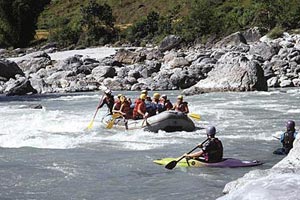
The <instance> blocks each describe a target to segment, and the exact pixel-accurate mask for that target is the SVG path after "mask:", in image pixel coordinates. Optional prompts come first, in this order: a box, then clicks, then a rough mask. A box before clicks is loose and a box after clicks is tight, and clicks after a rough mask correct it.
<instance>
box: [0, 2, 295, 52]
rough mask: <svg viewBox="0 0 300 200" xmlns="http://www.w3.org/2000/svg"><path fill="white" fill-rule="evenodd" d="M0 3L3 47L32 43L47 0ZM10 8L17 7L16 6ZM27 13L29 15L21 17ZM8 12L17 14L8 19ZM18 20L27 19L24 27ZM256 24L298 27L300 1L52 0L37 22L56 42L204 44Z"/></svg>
mask: <svg viewBox="0 0 300 200" xmlns="http://www.w3.org/2000/svg"><path fill="white" fill-rule="evenodd" d="M45 1H46V0H45ZM0 2H1V3H0V11H1V12H0V16H1V18H0V45H2V46H4V45H6V46H9V45H12V46H18V45H19V46H24V45H26V44H28V41H29V40H30V39H32V37H33V30H34V29H35V28H36V26H35V25H36V24H35V23H36V16H37V14H38V13H39V12H40V11H41V6H42V5H44V4H43V2H42V1H39V2H40V3H38V4H40V5H36V4H35V5H31V4H32V2H34V0H8V1H6V0H5V1H4V0H1V1H0ZM7 2H22V3H23V2H27V3H24V4H28V5H29V6H27V7H26V9H29V10H33V12H19V13H17V14H16V15H15V14H14V15H11V14H9V12H7V13H6V12H2V10H4V11H5V10H6V11H8V10H7V9H4V8H6V6H7V5H8V4H9V3H7ZM30 3H31V4H30ZM15 4H16V3H15ZM15 4H13V5H15ZM9 9H12V10H18V9H16V7H15V6H11V7H9ZM18 11H20V10H18ZM25 13H31V15H30V16H26V17H25V18H23V17H22V16H23V15H24V14H25ZM9 16H16V17H15V18H18V17H19V18H18V19H14V20H11V21H10V20H9V18H10V17H9ZM20 20H25V21H26V20H27V21H26V23H27V24H26V26H24V25H23V24H24V23H23V21H22V23H21V21H20ZM29 21H30V22H31V24H29V23H28V22H29ZM18 25H19V26H22V27H18ZM253 26H258V27H260V28H261V30H263V31H265V32H270V35H271V36H272V37H276V36H279V35H280V34H282V32H283V31H284V30H291V29H296V28H299V27H300V0H164V1H153V0H139V1H137V0H80V1H79V0H72V1H71V0H52V1H51V3H50V4H49V5H48V6H47V7H46V9H45V11H44V12H42V14H41V16H40V18H39V21H38V27H39V28H40V29H46V30H48V31H49V32H50V37H49V40H52V41H58V42H59V43H60V45H61V46H69V45H72V44H75V45H85V46H91V45H103V44H106V43H114V42H116V41H122V42H131V43H134V44H135V45H143V44H146V43H148V42H149V43H156V42H158V41H160V40H161V39H162V38H163V37H164V36H166V35H168V34H176V35H179V36H181V37H182V38H183V39H184V40H185V41H186V42H193V41H195V40H198V41H201V42H205V41H206V40H207V39H208V38H211V39H215V38H219V37H222V36H225V35H227V34H230V33H232V32H235V31H239V30H243V29H247V28H250V27H253ZM15 27H17V28H15ZM14 28H15V29H17V30H13V29H14ZM20 30H22V32H24V31H25V32H26V34H28V35H27V36H26V37H24V41H20V37H18V35H17V33H18V32H20ZM25 32H24V33H25ZM12 38H13V39H12ZM18 38H19V39H18ZM21 39H23V37H22V38H21ZM12 40H13V41H12Z"/></svg>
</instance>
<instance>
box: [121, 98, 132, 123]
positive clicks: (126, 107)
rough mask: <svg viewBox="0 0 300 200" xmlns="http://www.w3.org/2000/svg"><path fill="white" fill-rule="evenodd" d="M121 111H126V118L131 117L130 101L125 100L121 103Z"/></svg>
mask: <svg viewBox="0 0 300 200" xmlns="http://www.w3.org/2000/svg"><path fill="white" fill-rule="evenodd" d="M121 108H122V109H121V112H123V113H125V116H124V117H125V119H130V118H131V113H130V110H131V109H130V103H129V102H128V101H127V100H125V101H124V102H123V103H122V104H121Z"/></svg>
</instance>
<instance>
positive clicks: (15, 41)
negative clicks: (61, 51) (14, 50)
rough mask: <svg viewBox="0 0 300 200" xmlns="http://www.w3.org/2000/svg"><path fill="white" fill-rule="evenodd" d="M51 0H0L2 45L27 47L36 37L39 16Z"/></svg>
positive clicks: (0, 35) (0, 42) (0, 36)
mask: <svg viewBox="0 0 300 200" xmlns="http://www.w3.org/2000/svg"><path fill="white" fill-rule="evenodd" d="M49 2H50V0H39V1H36V0H0V24H1V25H0V39H1V40H0V45H1V46H14V47H25V46H27V45H28V43H29V42H30V41H31V40H32V39H33V38H34V35H35V30H36V23H37V18H38V16H39V14H40V13H41V11H42V10H43V8H44V6H45V5H46V4H48V3H49Z"/></svg>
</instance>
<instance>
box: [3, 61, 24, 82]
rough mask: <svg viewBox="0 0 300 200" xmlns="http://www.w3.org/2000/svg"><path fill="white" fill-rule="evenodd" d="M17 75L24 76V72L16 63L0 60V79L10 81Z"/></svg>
mask: <svg viewBox="0 0 300 200" xmlns="http://www.w3.org/2000/svg"><path fill="white" fill-rule="evenodd" d="M17 74H19V75H24V73H23V71H22V70H21V69H20V68H19V66H18V65H17V64H16V63H15V62H11V61H9V60H0V77H2V78H5V79H6V80H8V79H10V78H14V77H15V76H16V75H17Z"/></svg>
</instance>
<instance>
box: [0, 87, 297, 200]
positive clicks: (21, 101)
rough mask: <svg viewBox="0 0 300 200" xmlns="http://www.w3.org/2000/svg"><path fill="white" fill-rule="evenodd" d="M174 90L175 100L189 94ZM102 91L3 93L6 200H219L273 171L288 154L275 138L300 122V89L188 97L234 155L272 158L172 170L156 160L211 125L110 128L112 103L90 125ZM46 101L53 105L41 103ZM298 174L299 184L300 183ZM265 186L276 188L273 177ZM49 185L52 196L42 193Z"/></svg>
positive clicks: (1, 159) (1, 189) (1, 161)
mask: <svg viewBox="0 0 300 200" xmlns="http://www.w3.org/2000/svg"><path fill="white" fill-rule="evenodd" d="M118 93H119V92H117V91H115V92H114V94H115V95H116V94H118ZM123 93H124V94H125V95H127V96H128V97H130V98H132V99H134V98H136V97H137V96H138V92H123ZM161 93H164V92H161ZM165 93H166V94H167V95H168V96H169V98H170V99H171V100H173V101H174V100H175V99H176V96H177V95H178V94H179V93H180V92H179V91H170V92H165ZM152 94H153V93H152V92H150V95H152ZM101 96H102V94H101V93H100V92H90V93H77V94H59V95H56V94H51V95H43V96H25V97H4V96H0V121H1V123H0V130H1V133H0V148H1V152H0V176H1V177H3V178H2V180H3V181H2V185H1V184H0V193H1V196H2V197H4V198H6V197H7V198H8V197H10V198H14V199H20V198H21V199H22V198H29V199H30V198H33V199H53V198H56V199H70V198H73V199H93V197H96V196H97V197H99V196H101V197H103V199H121V197H122V199H135V198H139V199H162V198H164V199H165V198H166V199H168V198H178V196H180V197H181V199H194V198H201V199H216V198H218V197H220V196H222V190H223V188H224V186H225V185H226V183H228V182H230V181H233V180H235V179H237V178H239V177H241V176H243V175H244V174H245V173H247V172H249V171H250V170H252V169H259V170H265V169H269V168H271V167H272V166H273V165H274V164H276V163H277V162H278V161H280V160H281V159H282V157H280V156H279V157H276V156H273V155H272V151H273V150H274V149H276V148H278V147H279V146H280V143H279V142H278V141H277V140H276V139H274V138H273V136H276V135H279V134H280V133H281V132H282V131H283V130H284V125H285V122H286V120H288V119H297V117H298V116H299V114H300V110H299V99H300V91H299V90H275V91H270V92H250V93H210V94H202V95H197V96H191V97H185V99H186V100H187V101H188V102H189V107H190V110H191V112H194V113H198V114H200V115H201V116H202V119H201V121H200V122H195V123H196V126H197V127H206V126H208V125H214V126H216V127H217V132H218V133H217V136H218V137H219V139H221V140H222V142H223V146H224V156H225V157H233V158H238V159H242V160H261V161H263V162H264V163H265V164H264V165H262V166H259V167H255V168H251V169H250V168H240V169H210V168H208V169H175V170H172V171H166V170H165V169H164V168H163V167H161V166H157V165H154V164H153V163H152V161H153V160H154V159H158V158H163V157H177V156H180V155H182V154H183V153H185V152H187V151H189V150H190V149H191V148H192V147H194V146H195V145H196V144H198V143H200V142H201V141H203V140H204V139H205V138H206V135H205V130H203V129H199V130H197V131H195V132H190V133H188V132H175V133H166V132H164V131H160V132H158V133H150V132H146V131H143V130H135V131H117V130H114V129H112V130H107V129H106V128H105V127H103V126H102V124H101V119H102V118H103V117H104V116H105V115H106V113H107V109H106V108H103V109H101V110H100V112H99V114H98V115H97V118H96V120H95V122H94V127H93V129H92V130H91V131H86V128H87V125H88V124H89V122H90V120H91V119H92V117H93V114H94V112H95V109H96V106H97V104H98V101H99V98H100V97H101ZM37 104H40V105H42V106H43V109H32V108H31V107H32V105H37ZM298 123H299V122H297V125H298ZM11 166H14V167H11ZM295 177H296V178H295V179H293V180H294V181H298V180H299V179H298V178H297V176H295ZM278 180H281V179H278ZM37 183H38V184H37ZM187 183H188V184H189V187H186V184H187ZM292 183H294V182H292ZM264 184H266V187H269V186H270V187H271V185H272V184H273V183H271V182H270V183H268V182H267V181H265V182H264ZM57 185H59V187H57ZM82 185H86V187H84V188H82ZM45 187H46V188H47V191H48V192H45V193H43V192H40V191H43V188H45ZM180 188H185V190H181V189H180ZM141 190H142V191H143V192H142V193H141V192H140V191H141ZM50 191H55V192H50ZM80 191H84V193H83V192H80ZM194 191H197V192H196V193H195V192H194ZM207 191H209V192H207ZM243 192H246V190H245V191H243ZM24 194H25V197H24ZM166 194H168V195H166ZM22 195H23V196H22Z"/></svg>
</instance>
